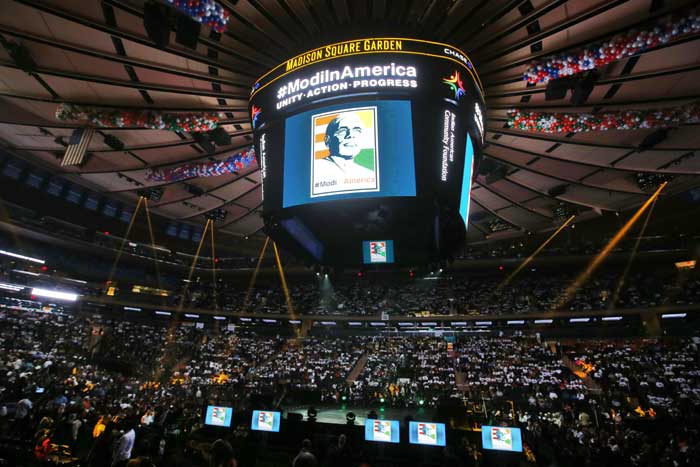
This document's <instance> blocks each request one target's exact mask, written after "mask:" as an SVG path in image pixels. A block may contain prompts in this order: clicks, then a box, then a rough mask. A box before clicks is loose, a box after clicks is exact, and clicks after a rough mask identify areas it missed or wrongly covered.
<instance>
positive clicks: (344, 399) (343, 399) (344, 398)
mask: <svg viewBox="0 0 700 467" xmlns="http://www.w3.org/2000/svg"><path fill="white" fill-rule="evenodd" d="M340 400H342V401H343V402H345V401H346V400H348V398H347V396H343V397H341V398H340ZM350 413H352V412H350Z"/></svg>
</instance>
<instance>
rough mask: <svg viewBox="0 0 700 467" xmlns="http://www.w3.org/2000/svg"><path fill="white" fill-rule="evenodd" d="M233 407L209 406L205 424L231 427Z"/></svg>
mask: <svg viewBox="0 0 700 467" xmlns="http://www.w3.org/2000/svg"><path fill="white" fill-rule="evenodd" d="M232 415H233V408H232V407H220V406H217V405H209V406H207V413H206V415H205V416H204V424H205V425H211V426H220V427H230V426H231V416H232Z"/></svg>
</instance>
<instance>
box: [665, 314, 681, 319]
mask: <svg viewBox="0 0 700 467" xmlns="http://www.w3.org/2000/svg"><path fill="white" fill-rule="evenodd" d="M686 316H687V313H666V314H663V315H661V319H669V318H685V317H686Z"/></svg>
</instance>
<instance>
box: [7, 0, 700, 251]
mask: <svg viewBox="0 0 700 467" xmlns="http://www.w3.org/2000/svg"><path fill="white" fill-rule="evenodd" d="M220 3H221V4H222V5H223V6H224V7H225V8H227V9H228V10H229V11H230V13H231V21H230V24H229V26H228V29H227V31H226V32H225V33H224V34H221V35H218V34H215V33H214V34H211V33H210V30H209V29H208V28H207V27H203V28H202V32H201V35H200V37H199V41H198V45H197V48H196V50H191V49H187V48H185V47H183V46H181V45H179V44H177V43H176V42H175V40H174V34H172V35H171V41H170V45H169V46H168V47H167V48H166V49H164V50H161V49H158V48H156V47H155V46H154V44H153V43H152V42H151V41H150V40H149V39H148V36H147V34H146V31H145V29H144V26H143V12H144V2H143V1H139V0H103V1H97V0H91V1H85V0H0V11H2V12H3V14H2V16H1V17H0V35H2V37H3V38H4V39H5V40H14V41H16V42H19V43H21V44H23V45H24V46H25V47H26V48H27V49H28V50H29V52H30V53H31V57H32V58H33V60H34V61H35V62H36V64H37V70H36V72H35V73H33V74H31V75H28V74H27V73H25V72H24V71H22V70H20V69H18V67H17V65H16V64H15V63H14V62H13V60H12V59H11V58H10V56H9V55H8V53H7V52H6V51H5V50H4V49H0V102H1V104H0V144H2V145H3V146H4V147H5V148H6V149H7V150H9V151H10V152H12V153H13V154H16V155H18V156H20V157H22V158H25V159H27V160H30V161H31V162H33V163H35V164H37V165H40V166H42V167H44V168H47V169H48V170H50V171H51V172H53V173H60V174H62V175H63V176H65V177H66V178H68V179H69V180H71V181H74V182H76V183H79V184H82V185H84V186H86V187H88V188H90V189H93V190H96V191H99V192H102V193H104V194H106V195H109V196H114V197H118V198H121V199H122V200H124V201H125V202H127V203H129V202H131V203H135V202H136V199H137V190H139V189H143V188H144V187H150V186H162V187H163V188H164V194H163V196H162V199H160V201H158V202H157V203H154V204H153V205H152V206H153V207H154V210H155V211H156V212H157V213H159V214H162V215H163V216H167V217H169V218H173V219H179V220H182V221H186V222H194V223H203V222H204V219H205V217H204V216H205V214H206V213H207V212H209V211H212V210H215V209H218V208H224V209H226V211H228V216H227V218H226V220H225V221H224V222H223V223H222V224H221V226H220V229H221V230H223V231H225V232H229V233H231V234H233V235H236V236H248V235H259V236H260V235H262V232H261V230H260V229H261V227H262V221H261V218H260V216H259V212H260V209H261V188H260V174H259V170H258V168H257V167H251V168H248V169H246V170H245V171H243V172H241V173H237V174H232V175H225V176H219V177H211V178H198V179H189V180H185V181H182V182H175V183H166V184H159V183H153V182H148V181H147V180H146V178H145V174H146V171H147V169H149V168H154V167H156V168H158V167H161V168H162V167H168V166H172V165H178V164H181V163H183V162H184V161H188V162H191V161H206V160H210V159H211V158H215V159H223V158H225V157H226V156H228V155H230V154H232V153H234V152H237V151H240V150H243V149H246V148H247V147H248V146H249V145H250V143H251V140H252V138H251V125H250V120H249V116H248V111H247V96H248V94H249V90H250V86H251V84H252V83H253V82H254V80H255V79H256V78H257V77H258V76H259V75H261V74H262V73H264V72H265V71H266V70H268V69H269V68H271V67H273V66H274V65H276V64H278V63H280V62H282V61H284V60H285V59H287V58H289V57H291V56H293V55H295V54H297V53H300V52H303V51H304V50H306V49H310V48H313V47H316V46H318V45H322V44H323V43H327V42H330V41H334V40H340V39H345V38H355V37H368V36H372V35H376V34H394V35H397V36H398V35H407V36H411V37H420V38H425V39H432V40H437V41H441V42H447V43H450V44H453V45H455V46H457V47H459V48H461V49H462V50H464V51H466V52H467V53H468V54H469V56H470V58H471V59H472V60H473V62H474V63H475V65H476V67H477V69H478V71H479V74H480V76H481V79H482V81H483V83H484V85H485V87H486V102H487V107H488V119H487V120H488V121H487V130H488V131H487V134H486V142H487V145H486V148H485V160H491V161H492V162H493V161H495V162H497V163H498V164H497V165H501V166H503V167H505V168H506V171H505V172H504V173H502V177H496V179H494V178H493V177H491V178H489V180H487V176H485V175H479V176H478V177H477V179H476V181H475V183H474V185H473V201H472V206H471V219H472V220H471V225H470V229H469V238H470V239H471V240H472V241H478V240H483V239H484V238H499V237H507V236H511V235H520V234H522V233H524V232H527V231H540V230H548V229H551V228H553V227H555V226H556V225H557V218H556V217H557V216H556V212H555V210H556V208H557V207H559V206H562V205H564V206H570V207H573V208H575V209H578V210H579V212H580V216H579V219H585V218H593V217H596V216H599V215H600V214H601V212H603V211H619V210H625V209H629V208H632V207H634V206H637V205H639V204H641V203H642V202H643V201H644V200H645V199H646V198H647V197H648V196H649V195H648V194H647V193H644V192H643V191H642V190H641V189H640V188H639V186H638V185H637V183H636V179H635V177H636V174H637V173H638V172H650V173H667V174H674V175H676V177H674V179H673V180H672V182H671V183H670V184H669V186H668V188H667V189H666V190H665V193H666V195H668V194H672V193H679V192H682V191H684V190H687V189H689V188H692V187H694V186H696V185H697V184H698V178H697V175H698V174H700V158H699V157H697V155H696V154H695V151H696V150H697V149H698V148H700V134H699V133H698V131H697V130H698V128H697V125H695V126H693V125H681V126H680V127H678V128H674V129H672V130H670V131H669V132H668V134H667V137H666V139H665V140H664V141H662V142H660V143H659V144H658V145H656V146H655V147H653V148H652V149H649V150H644V151H639V150H638V147H639V145H640V143H641V142H642V141H643V140H644V138H646V137H647V136H648V135H649V134H651V133H653V132H654V130H636V131H607V132H592V133H584V134H576V135H541V134H534V133H526V132H523V131H518V130H513V129H505V128H504V122H505V117H506V110H507V109H509V108H512V107H518V108H522V109H530V110H534V109H537V110H551V111H562V110H575V111H579V110H584V111H591V110H596V111H598V110H600V109H605V110H614V109H633V108H658V107H664V106H669V105H674V106H675V105H683V104H686V103H691V102H695V101H697V99H698V97H700V37H699V36H697V35H696V36H693V37H690V38H685V39H684V40H680V41H677V42H675V43H673V44H671V45H669V46H666V47H662V48H659V49H657V50H653V51H650V52H648V53H644V54H641V55H639V56H637V57H632V58H628V59H623V60H619V61H617V62H614V63H612V64H610V65H608V66H606V67H604V68H602V69H601V70H599V71H600V72H601V77H600V79H599V81H598V82H597V83H596V86H595V88H594V89H593V92H592V94H591V96H590V98H589V99H588V101H587V103H586V104H585V106H584V107H577V108H572V105H571V104H570V103H569V99H568V97H567V98H566V99H561V100H549V101H545V88H546V86H545V85H543V84H538V85H536V86H530V87H528V86H527V85H526V82H525V81H523V80H522V74H523V72H524V71H525V69H526V68H527V65H528V64H529V63H530V62H531V61H532V60H535V59H537V58H541V57H545V56H547V55H551V54H553V53H558V52H564V51H567V50H571V49H572V48H575V47H580V46H582V45H585V44H587V43H590V42H592V41H594V40H599V39H602V38H607V37H609V36H611V35H613V34H615V33H617V32H623V31H626V30H628V29H629V28H631V27H633V26H634V25H637V24H641V23H642V22H644V21H648V20H650V19H653V18H659V17H662V16H663V15H665V14H667V13H669V12H674V11H680V10H681V9H683V8H684V7H686V6H687V5H689V4H692V3H694V2H687V1H685V2H683V1H670V0H604V1H594V0H569V1H567V0H525V1H521V0H518V1H512V0H508V1H506V0H482V1H476V0H238V1H235V0H220ZM60 103H76V104H83V105H88V106H103V107H117V108H152V109H163V110H167V109H172V110H174V111H193V112H196V111H212V112H222V113H223V115H224V120H223V123H224V124H225V125H224V128H225V129H226V130H227V132H228V133H229V134H230V135H231V136H232V139H231V145H230V146H229V147H217V151H216V153H215V154H213V155H212V154H207V153H206V152H205V151H203V150H202V148H201V147H200V146H199V145H198V144H197V143H196V142H195V141H194V140H193V139H192V136H191V135H189V134H176V133H173V132H170V131H160V130H146V129H135V128H103V129H101V130H100V133H101V134H102V135H103V136H104V135H113V136H116V137H118V138H119V139H120V140H121V141H123V142H124V143H125V145H126V148H125V149H124V150H123V151H115V150H113V149H111V148H110V147H109V146H107V145H106V144H104V142H103V138H93V140H92V143H91V145H90V147H89V153H90V157H89V159H88V160H87V162H86V163H85V164H84V165H83V166H82V167H80V168H78V167H61V165H60V162H61V156H62V155H63V152H64V151H65V146H64V145H63V144H61V139H57V138H59V137H63V141H64V142H65V140H66V139H67V138H68V137H69V136H70V134H71V132H72V131H73V129H75V128H77V127H79V124H68V123H64V122H59V121H58V120H56V118H55V115H54V114H55V111H56V108H57V105H58V104H60ZM567 136H568V137H567ZM553 189H554V190H553ZM562 203H563V204H562ZM494 223H496V224H498V223H500V224H501V226H502V227H503V228H505V230H503V231H501V232H498V233H494V232H493V230H494V229H493V225H494Z"/></svg>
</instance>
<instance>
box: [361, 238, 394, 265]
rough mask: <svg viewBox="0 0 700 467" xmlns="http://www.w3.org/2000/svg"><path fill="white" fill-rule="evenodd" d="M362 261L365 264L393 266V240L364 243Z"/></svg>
mask: <svg viewBox="0 0 700 467" xmlns="http://www.w3.org/2000/svg"><path fill="white" fill-rule="evenodd" d="M362 259H363V261H364V263H365V264H391V263H393V262H394V241H393V240H368V241H364V242H362Z"/></svg>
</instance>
